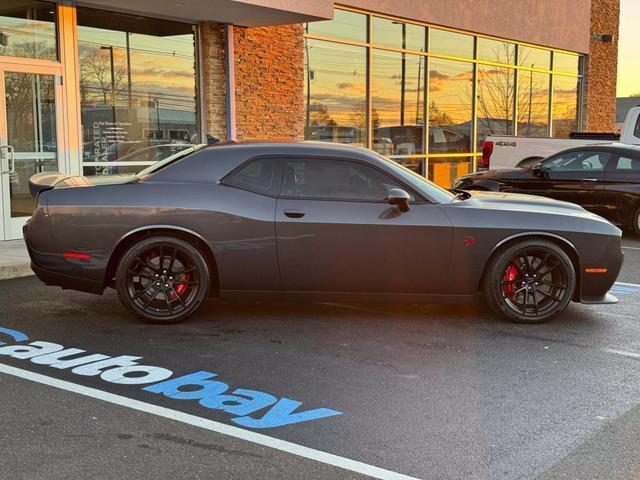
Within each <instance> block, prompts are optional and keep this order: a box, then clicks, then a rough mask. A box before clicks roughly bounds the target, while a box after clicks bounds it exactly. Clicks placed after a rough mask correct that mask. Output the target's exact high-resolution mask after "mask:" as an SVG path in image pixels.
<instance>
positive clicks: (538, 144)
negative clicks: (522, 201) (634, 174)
mask: <svg viewBox="0 0 640 480" xmlns="http://www.w3.org/2000/svg"><path fill="white" fill-rule="evenodd" d="M613 142H618V143H626V144H629V145H640V106H638V107H633V108H631V109H630V110H629V113H627V118H626V120H625V122H624V127H623V128H622V133H621V134H620V135H619V136H618V135H617V134H612V133H591V134H589V133H573V134H571V136H570V137H569V138H535V137H515V136H510V137H508V136H505V137H499V136H493V135H490V136H488V137H487V138H486V139H485V141H484V144H483V146H482V166H483V167H484V168H490V169H492V170H502V169H506V168H519V167H527V166H530V165H533V164H534V163H536V162H539V161H540V160H542V159H543V158H546V157H548V156H549V155H552V154H554V153H557V152H559V151H561V150H565V149H567V148H572V147H578V146H580V145H588V144H590V143H613Z"/></svg>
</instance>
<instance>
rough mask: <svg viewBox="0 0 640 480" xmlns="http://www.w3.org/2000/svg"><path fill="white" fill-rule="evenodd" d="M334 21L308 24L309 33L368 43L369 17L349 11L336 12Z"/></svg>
mask: <svg viewBox="0 0 640 480" xmlns="http://www.w3.org/2000/svg"><path fill="white" fill-rule="evenodd" d="M333 12H334V14H333V20H326V21H323V22H311V23H307V33H310V34H312V35H323V36H327V37H336V38H340V39H342V40H351V41H354V42H366V41H367V16H366V15H363V14H361V13H355V12H349V11H347V10H334V11H333Z"/></svg>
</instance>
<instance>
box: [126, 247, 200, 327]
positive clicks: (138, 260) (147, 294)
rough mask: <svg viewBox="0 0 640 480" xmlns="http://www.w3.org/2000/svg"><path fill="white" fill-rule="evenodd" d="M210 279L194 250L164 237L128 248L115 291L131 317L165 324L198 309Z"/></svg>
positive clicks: (180, 319)
mask: <svg viewBox="0 0 640 480" xmlns="http://www.w3.org/2000/svg"><path fill="white" fill-rule="evenodd" d="M161 262H162V266H163V268H160V267H161ZM209 279H210V274H209V266H208V264H207V262H206V260H205V258H204V256H203V255H202V253H200V251H198V249H197V248H196V247H194V246H193V245H192V244H190V243H189V242H187V241H185V240H182V239H180V238H176V237H171V236H165V235H163V236H157V237H148V238H145V239H143V240H140V241H139V242H137V243H135V244H133V245H132V246H131V247H129V249H128V250H127V251H126V252H125V253H124V255H123V256H122V258H121V259H120V262H119V264H118V268H117V270H116V279H115V287H116V290H117V292H118V296H119V297H120V301H121V302H122V304H123V305H124V306H125V308H126V309H127V310H129V311H130V312H131V313H133V314H134V315H136V316H138V317H139V318H141V319H142V320H144V321H145V322H148V323H164V324H168V323H178V322H181V321H183V320H184V319H185V318H187V317H188V316H189V315H191V314H192V313H194V312H195V311H196V310H197V309H198V308H199V307H200V305H201V304H202V302H203V301H204V299H205V298H206V297H207V294H208V292H209V284H210V281H209ZM154 284H155V285H154Z"/></svg>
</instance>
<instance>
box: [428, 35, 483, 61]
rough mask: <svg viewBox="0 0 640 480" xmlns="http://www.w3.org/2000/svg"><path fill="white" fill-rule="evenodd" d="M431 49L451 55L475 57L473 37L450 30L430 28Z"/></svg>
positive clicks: (434, 51) (439, 53)
mask: <svg viewBox="0 0 640 480" xmlns="http://www.w3.org/2000/svg"><path fill="white" fill-rule="evenodd" d="M429 51H430V52H431V53H436V54H438V55H448V56H450V57H460V58H470V59H471V58H473V37H472V36H471V35H464V34H462V33H456V32H450V31H448V30H438V29H437V28H430V29H429Z"/></svg>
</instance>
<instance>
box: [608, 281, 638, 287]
mask: <svg viewBox="0 0 640 480" xmlns="http://www.w3.org/2000/svg"><path fill="white" fill-rule="evenodd" d="M614 285H622V286H625V287H638V288H640V285H639V284H637V283H624V282H616V283H614Z"/></svg>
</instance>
